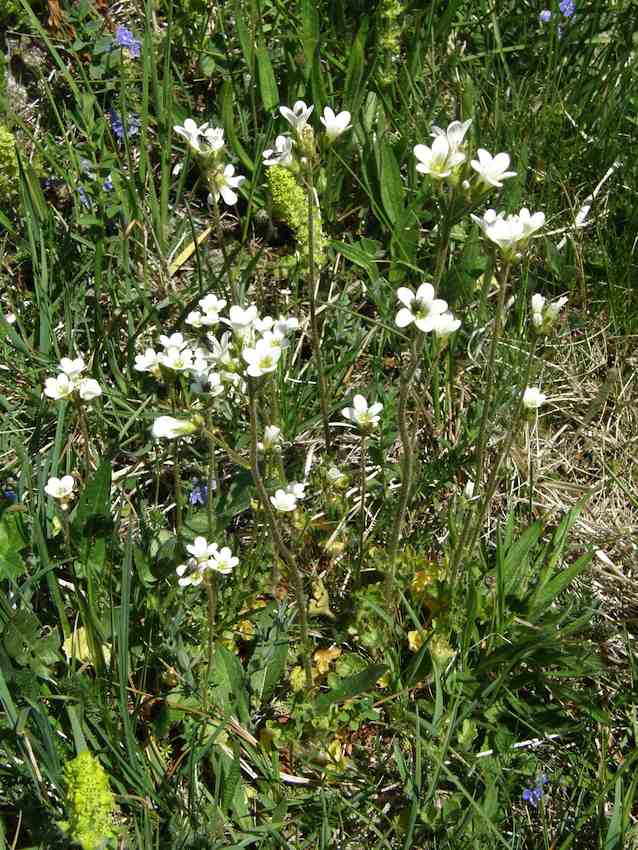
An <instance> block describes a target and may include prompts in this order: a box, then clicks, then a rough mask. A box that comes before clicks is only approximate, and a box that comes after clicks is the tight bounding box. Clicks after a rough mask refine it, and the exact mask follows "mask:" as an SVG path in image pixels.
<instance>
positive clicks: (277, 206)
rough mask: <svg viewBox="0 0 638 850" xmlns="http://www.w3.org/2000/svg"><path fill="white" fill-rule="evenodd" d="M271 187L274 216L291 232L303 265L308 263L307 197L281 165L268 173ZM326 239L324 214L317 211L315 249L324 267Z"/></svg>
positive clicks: (316, 208)
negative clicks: (323, 223) (322, 221)
mask: <svg viewBox="0 0 638 850" xmlns="http://www.w3.org/2000/svg"><path fill="white" fill-rule="evenodd" d="M267 178H268V185H269V187H270V193H271V195H272V202H273V213H274V215H275V217H276V218H278V219H280V220H281V221H283V222H285V223H286V224H287V225H288V227H290V229H291V230H292V232H293V233H294V235H295V239H296V240H297V244H298V246H299V255H300V257H301V260H302V262H303V263H304V264H307V262H308V196H307V194H306V192H305V191H304V190H303V189H302V187H301V186H300V185H299V184H298V183H297V181H296V180H295V177H294V175H293V173H292V172H291V171H289V170H288V169H287V168H283V167H282V166H281V165H273V166H271V167H270V168H269V169H268V171H267ZM325 244H326V239H325V236H324V234H323V230H322V227H321V211H320V210H319V208H318V207H315V216H314V248H315V263H316V264H317V266H318V267H320V266H322V265H323V264H324V263H325V255H324V249H325Z"/></svg>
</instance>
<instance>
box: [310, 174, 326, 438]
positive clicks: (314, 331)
mask: <svg viewBox="0 0 638 850" xmlns="http://www.w3.org/2000/svg"><path fill="white" fill-rule="evenodd" d="M306 191H307V192H308V276H309V278H310V331H311V336H312V351H313V355H314V358H315V366H316V368H317V374H318V379H319V406H320V407H321V419H322V421H323V436H324V440H325V443H326V451H327V452H328V451H330V429H329V421H328V400H327V391H326V380H325V376H324V372H323V362H322V359H321V336H320V334H319V327H318V325H317V311H316V302H315V299H316V295H317V292H316V290H317V280H316V277H317V276H316V267H315V221H314V206H315V190H314V183H313V180H312V170H311V169H308V174H307V183H306Z"/></svg>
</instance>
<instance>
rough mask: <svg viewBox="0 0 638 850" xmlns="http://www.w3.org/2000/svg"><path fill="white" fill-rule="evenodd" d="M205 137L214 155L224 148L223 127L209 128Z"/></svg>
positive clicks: (205, 131)
mask: <svg viewBox="0 0 638 850" xmlns="http://www.w3.org/2000/svg"><path fill="white" fill-rule="evenodd" d="M204 126H206V125H204ZM203 136H204V138H205V139H206V142H207V143H208V146H209V148H210V149H211V150H212V151H213V153H217V151H220V150H221V149H222V148H223V147H224V131H223V129H222V128H221V127H207V128H206V130H204V133H203Z"/></svg>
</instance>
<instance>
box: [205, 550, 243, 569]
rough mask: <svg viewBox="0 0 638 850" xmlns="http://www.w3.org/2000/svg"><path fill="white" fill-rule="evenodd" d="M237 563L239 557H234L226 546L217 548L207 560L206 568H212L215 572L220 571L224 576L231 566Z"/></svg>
mask: <svg viewBox="0 0 638 850" xmlns="http://www.w3.org/2000/svg"><path fill="white" fill-rule="evenodd" d="M238 563H239V558H236V557H235V556H234V555H233V553H232V552H231V551H230V549H229V548H228V546H224V547H223V549H219V550H218V551H217V552H215V554H214V555H213V557H212V558H211V559H210V561H209V562H208V564H207V566H208V569H210V570H214V571H215V572H216V573H221V574H222V575H224V576H226V575H228V574H229V573H230V572H232V570H233V568H234V567H236V566H237V564H238Z"/></svg>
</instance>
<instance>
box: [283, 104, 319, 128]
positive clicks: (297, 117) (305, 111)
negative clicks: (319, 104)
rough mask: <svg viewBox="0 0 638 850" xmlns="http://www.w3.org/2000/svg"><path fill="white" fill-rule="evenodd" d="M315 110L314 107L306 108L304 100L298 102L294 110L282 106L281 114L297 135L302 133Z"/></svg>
mask: <svg viewBox="0 0 638 850" xmlns="http://www.w3.org/2000/svg"><path fill="white" fill-rule="evenodd" d="M313 109H314V106H306V104H305V103H304V102H303V100H298V101H297V102H296V103H295V104H294V106H293V107H292V109H289V108H288V107H287V106H280V107H279V112H280V113H281V115H282V116H283V117H284V118H285V119H286V121H287V122H288V123H289V124H290V126H291V127H292V128H293V129H294V131H295V132H296V133H301V131H302V130H303V129H304V127H305V126H306V124H307V123H308V119H309V118H310V116H311V114H312V110H313Z"/></svg>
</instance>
